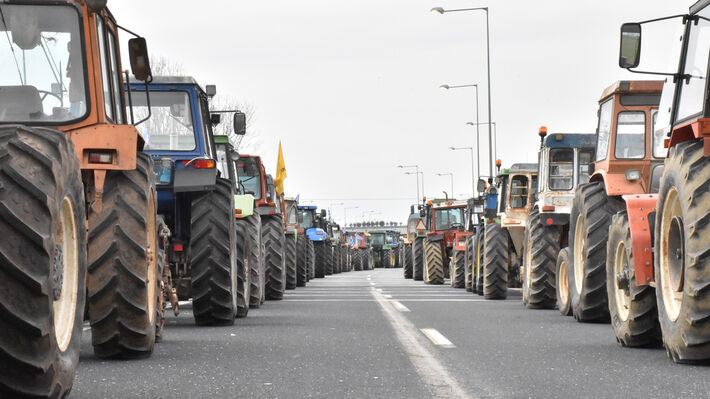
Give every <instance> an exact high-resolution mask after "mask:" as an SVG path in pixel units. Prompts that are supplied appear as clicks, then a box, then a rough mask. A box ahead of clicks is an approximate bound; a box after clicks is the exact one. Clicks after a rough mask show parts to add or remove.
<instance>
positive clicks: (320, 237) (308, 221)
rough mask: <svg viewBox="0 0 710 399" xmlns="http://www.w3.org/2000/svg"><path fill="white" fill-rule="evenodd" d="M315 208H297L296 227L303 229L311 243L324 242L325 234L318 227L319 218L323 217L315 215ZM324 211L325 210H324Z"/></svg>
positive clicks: (303, 206)
mask: <svg viewBox="0 0 710 399" xmlns="http://www.w3.org/2000/svg"><path fill="white" fill-rule="evenodd" d="M317 209H318V207H317V206H312V205H310V206H305V205H299V206H298V213H299V219H298V225H299V228H300V229H303V231H304V233H305V234H306V236H308V239H309V240H311V241H325V239H326V234H325V231H324V230H323V228H322V227H320V226H319V223H320V220H319V218H321V217H323V216H324V215H322V214H317V213H316V210H317ZM324 211H325V210H324Z"/></svg>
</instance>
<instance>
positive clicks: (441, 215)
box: [434, 208, 464, 230]
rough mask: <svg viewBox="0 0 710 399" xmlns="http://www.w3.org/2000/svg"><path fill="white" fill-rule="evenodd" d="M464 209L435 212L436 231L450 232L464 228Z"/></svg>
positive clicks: (438, 210) (437, 210)
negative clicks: (452, 229) (450, 230)
mask: <svg viewBox="0 0 710 399" xmlns="http://www.w3.org/2000/svg"><path fill="white" fill-rule="evenodd" d="M463 211H464V209H463V208H451V209H436V210H434V220H435V221H436V225H435V230H448V229H451V228H456V227H463V221H464V215H463Z"/></svg>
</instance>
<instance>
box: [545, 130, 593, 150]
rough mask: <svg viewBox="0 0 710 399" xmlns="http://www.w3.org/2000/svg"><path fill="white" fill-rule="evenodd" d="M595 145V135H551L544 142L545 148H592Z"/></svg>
mask: <svg viewBox="0 0 710 399" xmlns="http://www.w3.org/2000/svg"><path fill="white" fill-rule="evenodd" d="M596 144H597V136H596V135H594V134H579V133H552V134H549V135H548V136H547V137H545V141H544V146H545V147H547V148H594V147H595V146H596Z"/></svg>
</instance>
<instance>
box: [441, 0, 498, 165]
mask: <svg viewBox="0 0 710 399" xmlns="http://www.w3.org/2000/svg"><path fill="white" fill-rule="evenodd" d="M460 11H485V12H486V54H487V57H486V58H487V61H488V121H491V120H492V119H493V118H492V116H491V115H492V111H491V107H492V106H491V29H490V23H489V18H488V7H475V8H459V9H453V10H445V9H444V8H442V7H434V8H432V9H431V12H432V13H436V14H442V15H443V14H444V13H447V12H460ZM492 137H493V129H492V128H491V125H488V143H490V145H489V146H488V152H489V158H490V159H489V167H490V174H491V175H493V145H492V143H493V140H492Z"/></svg>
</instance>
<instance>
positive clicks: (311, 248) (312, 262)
mask: <svg viewBox="0 0 710 399" xmlns="http://www.w3.org/2000/svg"><path fill="white" fill-rule="evenodd" d="M314 278H316V243H315V242H314V241H311V240H308V280H309V281H310V280H313V279H314Z"/></svg>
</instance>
